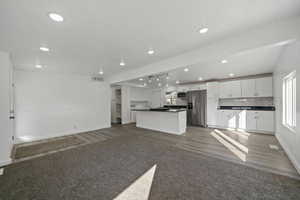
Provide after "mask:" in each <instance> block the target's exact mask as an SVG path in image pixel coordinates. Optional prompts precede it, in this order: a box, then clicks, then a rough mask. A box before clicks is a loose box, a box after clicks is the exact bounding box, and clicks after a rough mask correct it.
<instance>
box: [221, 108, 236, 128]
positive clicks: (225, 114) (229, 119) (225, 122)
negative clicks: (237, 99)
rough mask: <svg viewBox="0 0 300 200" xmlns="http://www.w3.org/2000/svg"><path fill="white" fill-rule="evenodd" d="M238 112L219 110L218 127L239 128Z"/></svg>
mask: <svg viewBox="0 0 300 200" xmlns="http://www.w3.org/2000/svg"><path fill="white" fill-rule="evenodd" d="M237 122H238V118H237V111H234V110H219V111H218V120H217V126H218V127H223V128H237V125H238V123H237Z"/></svg>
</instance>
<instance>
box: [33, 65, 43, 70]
mask: <svg viewBox="0 0 300 200" xmlns="http://www.w3.org/2000/svg"><path fill="white" fill-rule="evenodd" d="M35 68H37V69H42V68H43V66H42V65H35Z"/></svg>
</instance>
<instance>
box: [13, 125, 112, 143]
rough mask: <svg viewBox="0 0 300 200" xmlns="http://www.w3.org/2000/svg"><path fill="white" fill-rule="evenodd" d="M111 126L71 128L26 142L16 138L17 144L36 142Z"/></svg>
mask: <svg viewBox="0 0 300 200" xmlns="http://www.w3.org/2000/svg"><path fill="white" fill-rule="evenodd" d="M110 127H111V125H109V126H101V127H95V128H90V129H77V130H75V131H74V130H70V131H66V132H63V133H56V134H53V136H51V137H35V138H32V139H31V140H28V141H26V142H24V141H22V140H20V139H19V138H18V137H16V138H15V144H23V143H28V142H34V141H38V140H45V139H50V138H56V137H62V136H67V135H74V134H78V133H84V132H89V131H95V130H99V129H104V128H110Z"/></svg>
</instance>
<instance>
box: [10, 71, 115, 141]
mask: <svg viewBox="0 0 300 200" xmlns="http://www.w3.org/2000/svg"><path fill="white" fill-rule="evenodd" d="M15 85H16V88H15V102H16V137H17V142H26V141H32V140H38V139H43V138H51V137H56V136H62V135H66V134H73V133H78V132H82V131H89V130H95V129H101V128H105V127H110V106H111V103H110V95H111V92H110V87H109V85H108V84H107V83H106V82H95V81H92V80H91V77H88V76H76V75H54V74H46V73H43V72H25V71H16V72H15Z"/></svg>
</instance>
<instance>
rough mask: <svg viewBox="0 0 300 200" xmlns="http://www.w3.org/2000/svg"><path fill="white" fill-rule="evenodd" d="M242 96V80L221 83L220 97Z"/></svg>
mask: <svg viewBox="0 0 300 200" xmlns="http://www.w3.org/2000/svg"><path fill="white" fill-rule="evenodd" d="M241 96H242V91H241V81H227V82H222V83H220V98H238V97H241Z"/></svg>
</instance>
